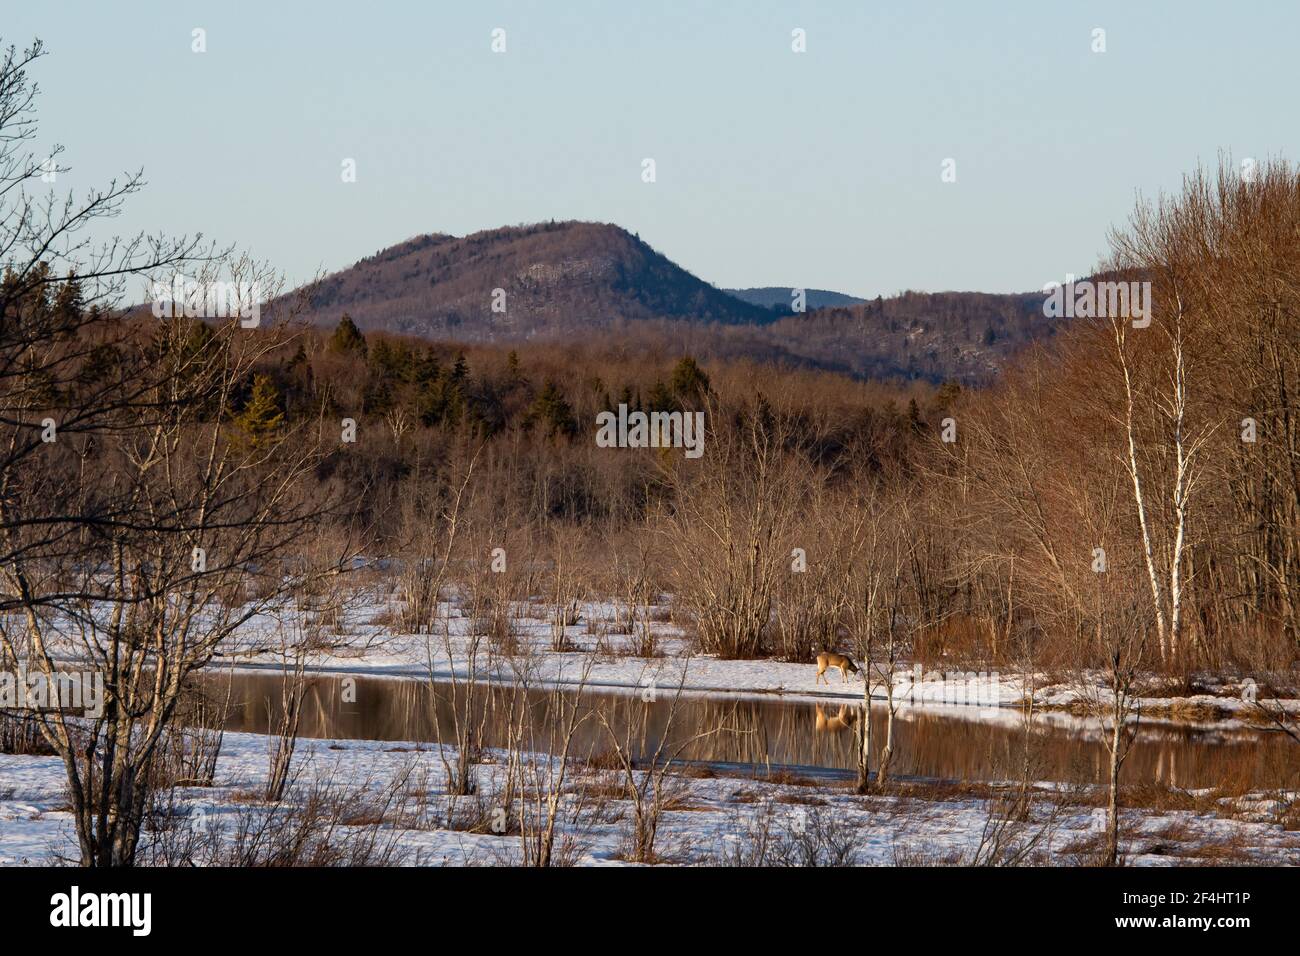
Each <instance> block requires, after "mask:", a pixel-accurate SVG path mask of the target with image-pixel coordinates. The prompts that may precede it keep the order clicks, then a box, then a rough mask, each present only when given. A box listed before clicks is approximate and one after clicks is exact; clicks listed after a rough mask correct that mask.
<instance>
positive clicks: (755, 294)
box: [722, 285, 867, 315]
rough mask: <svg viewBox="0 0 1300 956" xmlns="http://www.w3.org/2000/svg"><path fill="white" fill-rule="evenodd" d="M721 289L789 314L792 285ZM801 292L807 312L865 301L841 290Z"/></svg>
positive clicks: (742, 298)
mask: <svg viewBox="0 0 1300 956" xmlns="http://www.w3.org/2000/svg"><path fill="white" fill-rule="evenodd" d="M722 291H723V292H725V293H727V295H730V296H734V297H735V298H737V299H740V300H741V301H742V302H748V303H749V304H750V305H757V306H759V307H761V308H764V309H771V310H772V311H774V312H777V313H779V314H780V315H789V314H790V304H791V298H792V293H793V292H794V287H793V286H777V285H769V286H762V287H761V288H757V289H723V290H722ZM803 292H804V308H805V309H806V310H807V311H809V312H811V311H813V310H815V309H831V308H837V307H838V308H843V307H845V306H850V305H861V304H862V303H863V302H866V301H867V300H866V299H859V298H858V297H857V296H852V295H845V294H844V293H843V292H830V291H827V290H826V289H804V290H803Z"/></svg>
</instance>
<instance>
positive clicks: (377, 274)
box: [305, 222, 1056, 382]
mask: <svg viewBox="0 0 1300 956" xmlns="http://www.w3.org/2000/svg"><path fill="white" fill-rule="evenodd" d="M494 290H501V291H500V293H496V292H495V291H494ZM807 294H808V301H807V305H808V309H809V311H807V312H805V313H802V314H793V315H792V314H789V312H788V306H789V301H790V300H789V296H790V290H789V289H787V288H784V287H779V286H774V287H769V288H760V289H740V290H733V291H731V292H727V291H724V290H721V289H718V288H715V287H714V286H712V285H710V284H708V283H707V282H704V281H703V280H701V279H699V278H697V277H696V276H694V275H692V274H691V273H690V272H688V271H686V270H685V269H683V268H681V267H680V266H678V265H676V264H675V263H673V262H672V261H670V260H669V259H668V258H666V257H665V256H663V255H662V254H660V253H659V252H656V251H655V250H654V249H652V248H650V246H648V245H646V244H645V243H644V242H642V241H641V240H640V239H639V238H638V237H637V236H634V235H632V234H631V233H629V232H627V231H626V230H624V229H621V228H619V227H618V226H614V225H609V224H602V223H590V222H559V223H545V224H541V225H534V226H519V227H509V228H504V229H493V230H490V231H487V232H479V233H475V234H473V235H470V236H464V237H459V238H458V237H455V236H447V235H437V234H434V235H426V236H420V237H418V238H416V239H411V240H408V241H406V242H403V243H400V244H398V245H395V246H392V247H391V248H388V249H385V250H383V251H381V252H378V253H376V254H375V255H373V256H370V257H368V258H366V259H362V260H361V261H360V262H358V263H356V264H355V265H353V266H351V267H349V268H347V269H344V270H342V271H340V272H336V273H333V274H332V275H329V276H327V277H326V278H325V279H323V280H322V281H321V282H320V283H319V284H317V285H316V286H315V287H313V288H312V289H311V290H309V300H308V301H309V308H308V310H307V312H306V315H305V318H306V319H307V320H308V321H311V322H315V323H317V324H320V325H324V326H333V325H336V324H337V323H338V321H339V319H340V318H341V317H342V316H343V315H344V314H345V313H346V314H349V315H351V317H352V319H353V320H354V321H355V322H356V323H357V325H358V326H360V327H361V329H362V330H363V331H372V330H383V331H388V332H397V333H404V334H408V335H416V336H420V337H422V338H427V339H437V340H441V341H445V342H453V343H454V342H464V343H476V342H508V341H520V342H522V341H538V340H543V339H544V340H548V341H565V340H575V339H581V340H584V341H587V340H590V338H591V337H592V336H593V335H600V336H606V337H609V339H610V340H611V341H623V342H631V341H632V340H636V341H637V342H639V343H641V344H642V345H653V343H659V345H658V346H654V347H658V348H662V349H667V350H670V351H672V350H676V351H687V350H689V351H691V352H693V353H694V354H697V355H698V356H700V357H707V356H709V355H717V356H720V357H729V358H735V357H742V356H743V357H751V358H754V359H756V360H759V361H765V362H779V363H781V364H783V365H803V366H812V367H818V368H826V369H834V370H838V371H841V372H845V373H848V374H852V375H855V376H859V377H863V378H881V379H917V378H922V379H928V380H931V381H942V380H944V379H956V380H960V381H963V382H979V381H986V380H988V379H989V378H991V377H992V376H993V375H994V374H996V372H997V371H998V369H999V368H1001V367H1002V364H1003V363H1004V361H1005V360H1006V359H1007V357H1008V356H1009V355H1011V354H1012V353H1013V352H1015V351H1017V350H1018V349H1020V348H1021V347H1023V346H1024V345H1025V344H1026V343H1028V342H1030V341H1032V340H1035V339H1042V338H1048V337H1050V336H1052V335H1053V334H1055V332H1056V323H1054V322H1052V321H1050V320H1048V319H1046V318H1044V316H1043V314H1042V301H1043V296H1042V293H1025V294H1012V295H991V294H986V293H980V292H938V293H923V292H904V293H902V294H900V295H897V296H892V297H890V298H887V299H886V298H883V297H879V296H878V297H876V298H875V299H872V300H869V301H868V300H861V299H855V298H854V297H852V296H847V295H843V294H841V293H837V292H828V291H825V290H820V289H811V290H807ZM494 299H495V301H499V302H504V306H505V311H504V312H499V311H493V307H492V306H493V302H494Z"/></svg>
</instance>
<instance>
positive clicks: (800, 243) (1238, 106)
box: [0, 0, 1300, 296]
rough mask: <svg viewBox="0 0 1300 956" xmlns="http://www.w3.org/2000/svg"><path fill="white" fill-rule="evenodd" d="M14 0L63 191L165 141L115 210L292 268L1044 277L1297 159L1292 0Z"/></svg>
mask: <svg viewBox="0 0 1300 956" xmlns="http://www.w3.org/2000/svg"><path fill="white" fill-rule="evenodd" d="M4 8H5V9H4V12H3V16H2V17H0V31H3V41H4V44H5V45H8V44H10V43H15V44H18V45H20V46H23V45H26V44H27V43H28V42H30V41H31V39H33V38H34V37H39V38H41V39H42V40H43V41H44V42H45V44H46V46H47V48H48V50H49V56H48V57H46V58H45V59H44V60H42V61H40V63H39V65H38V66H37V67H36V68H35V69H34V75H35V78H36V80H37V81H38V83H39V84H40V86H41V88H42V91H43V92H42V95H41V98H40V100H39V118H40V122H41V131H40V139H39V144H40V145H39V148H40V149H48V146H49V144H50V143H53V142H58V143H61V144H63V146H64V147H65V149H66V152H65V154H64V155H63V157H62V159H63V160H64V161H66V162H67V164H68V165H70V166H71V167H72V169H71V170H70V171H69V172H68V173H64V174H61V175H60V176H59V178H58V182H57V184H56V188H59V189H72V190H75V191H77V192H82V191H84V190H86V189H88V188H91V187H93V186H96V185H103V184H104V183H105V182H106V181H107V180H108V179H109V178H111V177H112V176H114V175H120V174H121V173H122V172H123V171H125V170H136V169H139V168H141V167H143V169H144V171H145V177H146V179H147V180H148V186H147V188H146V189H145V190H144V191H143V192H142V193H141V194H139V195H137V196H135V197H132V199H131V201H130V203H129V205H128V207H127V208H126V210H125V211H124V212H123V214H122V215H121V216H120V217H119V218H118V219H116V220H115V221H114V222H113V223H112V228H113V231H114V232H118V233H122V234H129V233H133V232H135V231H138V230H141V229H143V230H146V231H148V232H151V233H153V232H159V231H165V232H168V233H173V234H181V233H194V232H202V233H203V234H204V235H206V236H209V237H211V238H213V239H216V240H218V241H220V242H222V243H235V244H237V245H238V246H239V247H241V248H243V249H247V250H248V251H249V252H251V253H252V254H253V255H255V256H256V257H258V258H261V259H267V260H270V261H272V262H273V263H275V264H276V265H277V266H278V267H279V268H281V269H283V270H284V271H285V272H286V274H287V275H288V277H289V278H290V279H291V280H292V281H300V280H303V279H306V278H308V277H310V276H311V275H312V274H314V273H315V272H316V271H317V270H325V271H333V270H336V269H340V268H344V267H346V266H348V265H350V264H351V263H353V262H355V261H356V260H357V259H359V258H361V257H363V256H367V255H371V254H373V253H374V252H376V251H378V250H379V249H382V248H385V247H387V246H390V245H393V244H394V243H397V242H400V241H402V240H404V239H407V238H410V237H412V236H416V235H420V234H424V233H431V232H443V233H452V234H455V235H463V234H466V233H470V232H475V231H478V230H481V229H490V228H495V227H497V226H502V225H514V224H519V223H528V222H537V221H542V220H549V219H556V220H562V219H585V220H597V221H602V222H613V223H617V224H618V225H621V226H623V227H624V228H626V229H628V230H629V231H632V232H635V233H637V234H638V235H640V237H641V238H642V239H644V240H645V241H647V242H649V243H650V244H651V245H652V246H654V247H655V248H656V249H658V250H659V251H660V252H662V253H664V254H665V255H667V256H668V257H669V258H670V259H672V260H674V261H675V262H677V263H678V264H679V265H681V266H683V267H685V268H687V269H689V270H690V271H692V272H694V273H695V274H696V275H698V276H700V277H701V278H703V279H705V280H707V281H709V282H712V283H714V284H716V285H718V286H721V287H745V286H768V285H770V286H798V287H806V288H826V289H833V290H837V291H841V292H847V293H851V294H855V295H861V296H875V295H878V294H883V295H890V294H893V293H895V292H898V291H901V290H903V289H918V290H926V291H942V290H951V289H960V290H979V291H988V292H1010V291H1028V290H1032V289H1039V288H1041V287H1042V286H1043V285H1044V284H1045V283H1047V282H1050V281H1053V280H1056V281H1061V280H1063V279H1064V278H1065V275H1066V273H1075V274H1085V273H1087V272H1088V271H1089V270H1090V269H1091V268H1092V267H1093V266H1094V265H1095V264H1096V263H1097V262H1098V260H1099V258H1100V257H1101V256H1103V255H1104V253H1105V250H1106V248H1107V236H1108V233H1109V231H1110V230H1111V229H1112V228H1114V227H1118V226H1122V225H1123V223H1124V222H1125V220H1126V219H1127V217H1128V215H1129V213H1130V211H1131V210H1132V208H1133V205H1134V203H1135V201H1136V200H1137V198H1138V197H1139V195H1141V196H1146V197H1154V196H1157V195H1159V194H1160V192H1161V191H1166V192H1167V191H1171V190H1177V189H1178V188H1179V185H1180V182H1181V179H1182V176H1183V175H1184V174H1185V173H1187V172H1189V171H1191V170H1193V169H1195V168H1196V166H1197V165H1198V164H1201V165H1206V166H1216V165H1217V164H1218V162H1219V158H1220V156H1221V155H1230V156H1231V158H1232V161H1233V162H1234V163H1240V162H1241V161H1242V160H1243V159H1246V158H1255V159H1263V158H1265V157H1283V158H1287V159H1290V160H1295V159H1296V157H1297V156H1298V155H1300V122H1297V111H1296V107H1295V100H1294V97H1295V92H1296V88H1297V79H1300V75H1298V72H1297V67H1296V54H1295V50H1294V44H1295V39H1296V37H1297V36H1300V4H1297V3H1293V2H1290V0H1274V2H1264V0H1256V2H1250V0H1241V2H1234V3H1230V4H1225V3H1201V2H1192V0H1183V2H1154V0H1152V2H1140V3H1139V2H1122V3H1091V2H1090V3H1084V2H1075V0H1051V2H1043V0H1037V2H1006V3H971V2H950V3H940V2H928V3H927V2H918V0H912V2H905V0H899V2H885V0H872V2H866V0H859V2H830V0H824V2H778V0H737V2H730V0H708V2H707V3H703V2H686V0H658V2H654V3H632V2H625V0H618V2H615V0H590V2H577V0H573V2H557V0H551V2H494V0H474V2H468V0H465V2H455V3H451V2H440V0H433V2H429V0H426V2H385V0H371V2H368V3H358V2H355V0H349V2H334V0H317V2H310V3H308V2H275V3H272V2H267V0H262V2H247V0H222V2H176V0H172V2H134V3H124V4H116V3H112V4H110V3H102V2H91V0H77V2H65V3H35V4H18V3H16V2H15V0H4ZM196 29H201V30H202V31H204V33H203V35H202V36H203V40H204V42H205V45H206V50H205V52H201V53H199V52H195V51H194V46H195V34H194V31H195V30H196ZM498 29H499V30H504V31H505V32H504V40H505V50H504V52H495V51H494V50H493V40H494V36H493V31H495V30H498ZM796 30H801V31H803V34H802V35H803V37H804V46H805V50H804V52H795V50H794V49H793V47H794V46H795V45H796V39H795V36H794V31H796ZM1097 30H1104V47H1105V49H1104V52H1095V51H1094V47H1096V46H1097V45H1098V37H1099V35H1098V34H1097V33H1096V32H1095V31H1097ZM497 36H498V38H499V37H500V34H498V35H497ZM498 45H499V44H498ZM646 159H653V160H654V174H655V175H654V181H653V182H646V181H644V177H643V170H644V168H645V167H644V160H646ZM345 160H353V161H354V162H355V170H356V176H355V181H354V182H344V181H343V180H344V175H343V173H344V162H345ZM948 160H952V161H953V163H952V164H949V165H945V164H946V161H948ZM945 169H947V170H950V171H951V170H955V181H950V182H949V181H944V180H945V177H944V175H943V174H944V172H945ZM949 178H951V177H949Z"/></svg>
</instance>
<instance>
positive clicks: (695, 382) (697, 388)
mask: <svg viewBox="0 0 1300 956" xmlns="http://www.w3.org/2000/svg"><path fill="white" fill-rule="evenodd" d="M668 386H669V388H671V389H672V390H673V393H674V394H675V395H676V396H677V397H678V398H680V399H681V400H682V402H683V404H695V403H698V402H700V401H701V400H703V399H704V397H705V396H706V395H708V394H709V376H708V375H706V374H705V372H704V369H702V368H700V366H699V365H698V364H697V363H696V361H695V359H694V358H692V357H691V356H689V355H687V356H684V357H683V358H682V359H681V361H679V362H678V363H677V365H676V366H674V368H673V374H672V377H671V378H669V380H668Z"/></svg>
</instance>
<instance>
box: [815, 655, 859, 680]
mask: <svg viewBox="0 0 1300 956" xmlns="http://www.w3.org/2000/svg"><path fill="white" fill-rule="evenodd" d="M831 667H838V668H839V669H840V677H841V678H842V680H841V681H840V683H841V684H847V683H848V681H849V671H852V672H853V673H855V674H857V673H860V671H859V670H858V665H857V664H855V663H853V658H851V657H846V656H845V655H843V654H832V653H830V652H829V651H823V652H822V653H820V654H818V655H817V680H815V681H814V682H813V683H820V682H821V679H822V675H824V674H825V673H826V671H827V670H828V669H829V668H831ZM830 682H831V680H830V678H829V677H827V678H826V683H828V684H829V683H830Z"/></svg>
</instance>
